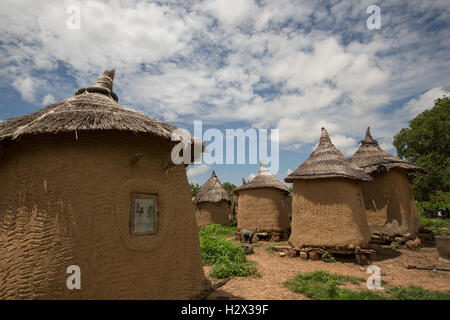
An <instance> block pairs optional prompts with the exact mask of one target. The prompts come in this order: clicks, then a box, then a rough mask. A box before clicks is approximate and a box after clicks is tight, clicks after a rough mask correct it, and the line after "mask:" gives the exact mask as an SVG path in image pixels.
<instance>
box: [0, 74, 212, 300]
mask: <svg viewBox="0 0 450 320" xmlns="http://www.w3.org/2000/svg"><path fill="white" fill-rule="evenodd" d="M113 77H114V70H112V71H106V72H105V73H104V74H103V75H102V76H100V78H99V79H98V80H97V81H96V82H95V84H94V85H93V86H92V87H88V88H83V89H80V90H78V91H77V92H76V95H75V96H74V97H71V98H69V99H66V100H64V101H61V102H58V103H55V104H53V105H50V106H48V107H47V108H44V109H42V110H40V111H37V112H36V113H33V114H30V115H27V116H23V117H18V118H14V119H11V120H8V121H6V122H5V123H3V124H1V125H0V139H1V140H0V181H2V183H1V184H0V257H1V259H0V299H188V298H193V297H195V296H197V295H198V294H199V293H200V292H201V291H202V290H203V289H205V285H206V282H205V277H204V274H203V270H202V263H201V255H200V245H199V239H198V233H197V224H196V220H195V213H194V205H193V204H192V200H191V195H190V193H189V186H188V181H187V177H186V172H185V168H184V165H177V166H175V165H173V164H172V162H171V161H170V154H171V149H172V147H173V145H174V143H175V142H171V135H172V133H173V131H174V130H175V129H176V128H175V127H173V126H170V125H168V124H165V123H162V122H159V121H156V120H153V119H151V118H149V117H147V116H145V115H142V114H139V113H136V112H133V111H131V110H128V109H125V108H123V107H121V106H120V105H119V104H118V103H117V96H116V95H115V94H114V93H113V92H112V81H113ZM180 139H181V138H180ZM73 265H75V266H78V267H79V270H80V275H81V277H80V280H81V283H80V285H81V289H79V290H77V289H72V290H69V288H68V286H67V279H68V278H69V277H70V274H68V273H67V270H68V267H69V266H73ZM69 270H70V269H69Z"/></svg>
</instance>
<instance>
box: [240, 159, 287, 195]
mask: <svg viewBox="0 0 450 320" xmlns="http://www.w3.org/2000/svg"><path fill="white" fill-rule="evenodd" d="M257 188H275V189H279V190H281V191H283V192H285V193H289V190H288V188H287V187H286V186H285V185H284V184H283V183H281V182H280V181H279V180H278V179H277V178H275V176H274V175H273V174H272V172H270V170H269V169H267V168H266V166H265V165H264V164H263V163H262V162H261V163H260V169H259V171H258V174H257V175H256V176H255V177H254V178H253V179H252V180H251V181H248V182H245V180H244V179H242V186H240V187H239V188H236V189H234V190H233V193H238V192H239V191H241V190H248V189H257Z"/></svg>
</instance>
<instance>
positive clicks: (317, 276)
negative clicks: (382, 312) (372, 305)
mask: <svg viewBox="0 0 450 320" xmlns="http://www.w3.org/2000/svg"><path fill="white" fill-rule="evenodd" d="M365 282H366V279H363V278H356V277H349V276H342V275H338V274H333V273H329V272H326V271H323V270H319V271H314V272H310V273H298V274H297V276H296V277H295V278H294V279H293V280H290V281H286V282H284V285H285V286H286V287H287V288H289V289H290V290H292V291H294V292H296V293H301V294H304V295H305V296H307V297H309V298H311V299H318V300H450V291H446V292H441V291H430V290H425V289H423V288H420V287H415V286H410V287H391V288H388V289H386V290H384V291H374V290H368V289H362V288H361V289H356V290H351V289H347V288H342V287H341V286H342V285H344V284H345V283H351V284H353V285H358V286H359V285H360V284H361V283H365ZM382 283H383V281H382ZM384 283H385V282H384Z"/></svg>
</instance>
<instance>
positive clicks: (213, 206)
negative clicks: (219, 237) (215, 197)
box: [196, 200, 231, 227]
mask: <svg viewBox="0 0 450 320" xmlns="http://www.w3.org/2000/svg"><path fill="white" fill-rule="evenodd" d="M230 213H231V208H230V207H229V206H228V201H225V200H223V201H220V202H218V203H212V202H201V203H198V204H197V211H196V216H197V224H198V226H199V227H204V226H207V225H209V224H223V225H227V224H228V221H229V216H230Z"/></svg>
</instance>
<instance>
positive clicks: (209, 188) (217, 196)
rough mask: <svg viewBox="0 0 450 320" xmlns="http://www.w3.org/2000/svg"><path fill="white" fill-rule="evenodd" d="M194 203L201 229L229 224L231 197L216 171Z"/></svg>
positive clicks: (199, 192)
mask: <svg viewBox="0 0 450 320" xmlns="http://www.w3.org/2000/svg"><path fill="white" fill-rule="evenodd" d="M194 203H195V205H196V207H197V210H196V217H197V224H198V226H199V227H204V226H207V225H209V224H223V225H227V224H228V222H229V217H230V212H231V208H230V207H231V200H230V196H229V195H228V192H227V191H226V190H225V189H224V188H223V186H222V184H221V183H220V181H219V179H218V178H217V176H216V172H215V171H214V170H213V172H212V174H211V177H210V178H209V179H208V180H207V181H206V182H205V183H204V184H203V186H202V187H201V188H200V190H199V191H198V193H197V195H196V196H195V198H194Z"/></svg>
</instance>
